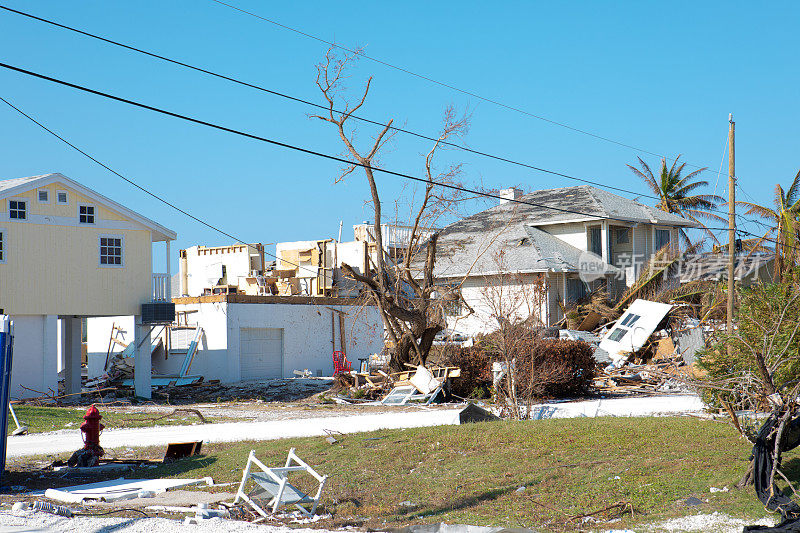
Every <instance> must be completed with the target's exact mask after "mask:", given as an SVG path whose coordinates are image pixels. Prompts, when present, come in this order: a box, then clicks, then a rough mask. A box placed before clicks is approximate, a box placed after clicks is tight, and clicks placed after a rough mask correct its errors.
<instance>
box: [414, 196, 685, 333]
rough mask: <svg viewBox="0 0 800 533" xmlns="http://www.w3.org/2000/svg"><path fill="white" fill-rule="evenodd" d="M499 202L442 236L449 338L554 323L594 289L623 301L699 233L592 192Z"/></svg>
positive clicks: (439, 258)
mask: <svg viewBox="0 0 800 533" xmlns="http://www.w3.org/2000/svg"><path fill="white" fill-rule="evenodd" d="M501 195H502V196H504V198H506V199H505V200H503V201H501V202H500V203H499V205H496V206H494V207H491V208H489V209H486V210H484V211H481V212H479V213H476V214H474V215H472V216H469V217H466V218H464V219H462V220H459V221H458V222H455V223H453V224H451V225H449V226H447V227H446V228H444V229H443V230H442V231H441V232H440V234H439V240H438V244H437V249H436V263H435V269H434V277H435V278H436V280H437V284H439V285H441V286H442V287H447V290H446V291H445V290H443V291H442V292H443V293H447V294H450V295H453V294H456V295H457V296H459V298H450V299H449V300H448V301H447V302H445V305H444V306H443V307H444V311H445V314H446V318H447V327H448V330H450V331H454V332H459V333H462V334H466V335H475V334H477V333H486V332H489V331H492V330H494V329H496V328H497V320H496V318H495V317H496V316H514V317H515V318H518V319H524V318H526V317H528V316H536V317H538V318H539V320H540V321H541V322H542V323H543V324H546V325H555V324H557V323H558V322H559V321H561V320H562V318H563V317H564V304H567V305H569V304H570V303H572V302H575V301H577V300H579V299H580V298H582V297H584V296H586V295H587V294H588V293H589V292H590V291H591V290H594V289H595V288H598V287H605V288H607V290H608V292H609V295H610V296H611V297H612V299H613V298H615V297H616V298H618V297H619V296H620V295H621V294H622V293H623V292H624V290H625V289H626V287H628V286H630V285H631V284H632V283H633V282H634V281H635V279H636V276H637V273H638V272H639V270H640V269H641V268H642V265H643V264H644V263H645V262H646V261H647V260H648V259H649V258H650V257H651V256H652V255H653V253H654V252H656V251H658V250H659V249H661V248H663V247H664V246H668V245H670V246H675V247H677V246H678V245H679V244H678V232H679V229H680V228H690V227H694V226H695V224H694V223H693V222H691V221H689V220H686V219H683V218H681V217H679V216H677V215H674V214H670V213H666V212H664V211H660V210H658V209H655V208H653V207H649V206H646V205H643V204H641V203H639V202H636V201H633V200H630V199H627V198H623V197H621V196H618V195H615V194H612V193H610V192H608V191H605V190H602V189H598V188H596V187H592V186H588V185H582V186H577V187H563V188H558V189H547V190H540V191H535V192H532V193H530V194H525V195H523V194H522V192H521V191H520V190H518V189H513V188H512V189H504V190H503V191H501ZM512 199H513V200H521V201H524V202H528V203H517V202H512V201H510V200H512ZM417 267H420V270H421V265H419V264H417ZM501 307H502V309H500V308H501Z"/></svg>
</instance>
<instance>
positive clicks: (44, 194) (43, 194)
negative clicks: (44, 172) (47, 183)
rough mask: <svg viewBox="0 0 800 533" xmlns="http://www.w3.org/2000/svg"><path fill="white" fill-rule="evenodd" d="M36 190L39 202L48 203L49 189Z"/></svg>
mask: <svg viewBox="0 0 800 533" xmlns="http://www.w3.org/2000/svg"><path fill="white" fill-rule="evenodd" d="M36 192H37V193H38V196H39V203H40V204H49V203H50V191H48V190H47V189H39V190H38V191H36Z"/></svg>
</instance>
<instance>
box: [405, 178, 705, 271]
mask: <svg viewBox="0 0 800 533" xmlns="http://www.w3.org/2000/svg"><path fill="white" fill-rule="evenodd" d="M521 200H523V201H525V202H530V203H529V204H521V203H517V202H507V203H503V204H500V205H496V206H494V207H490V208H489V209H486V210H484V211H481V212H479V213H476V214H474V215H472V216H469V217H466V218H464V219H462V220H459V221H458V222H455V223H453V224H451V225H449V226H447V227H446V228H444V229H443V230H442V231H441V232H440V234H439V241H438V245H437V253H436V265H435V271H434V275H435V276H436V277H461V276H464V275H466V274H467V273H471V274H474V275H477V274H489V273H495V272H501V271H506V272H546V271H556V272H577V271H578V264H579V262H580V261H586V260H587V254H586V253H585V252H583V251H582V250H580V249H578V248H575V247H574V246H571V245H570V244H567V243H566V242H564V241H562V240H561V239H559V238H558V237H555V236H553V235H551V234H549V233H547V232H545V231H543V230H541V229H538V228H536V226H542V225H547V224H552V223H559V222H567V221H582V220H592V219H596V220H603V219H610V220H621V221H629V222H645V223H653V224H666V225H671V226H694V225H695V224H694V223H693V222H691V221H688V220H685V219H683V218H681V217H678V216H676V215H673V214H670V213H665V212H663V211H659V210H657V209H655V208H652V207H648V206H646V205H643V204H640V203H638V202H635V201H633V200H630V199H628V198H623V197H621V196H617V195H616V194H613V193H610V192H607V191H604V190H601V189H598V188H596V187H592V186H589V185H581V186H577V187H562V188H559V189H546V190H541V191H535V192H532V193H530V194H526V195H524V196H522V198H521ZM549 207H555V208H557V209H550V208H549ZM567 211H568V212H567ZM576 212H577V213H576ZM500 252H502V258H501V259H500V261H501V262H502V267H501V265H498V264H497V263H498V258H499V256H498V254H499V253H500ZM582 254H583V255H582ZM579 259H580V261H579ZM598 261H599V264H598V266H600V265H603V267H604V268H605V269H606V271H607V272H613V271H616V268H615V267H613V266H611V265H606V264H605V263H603V262H602V261H600V260H598ZM416 266H418V267H420V266H421V265H419V264H417V265H416Z"/></svg>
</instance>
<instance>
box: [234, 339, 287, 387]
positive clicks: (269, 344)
mask: <svg viewBox="0 0 800 533" xmlns="http://www.w3.org/2000/svg"><path fill="white" fill-rule="evenodd" d="M282 367H283V329H281V328H239V368H240V370H241V373H242V379H243V380H247V379H258V378H279V377H282V376H283V368H282Z"/></svg>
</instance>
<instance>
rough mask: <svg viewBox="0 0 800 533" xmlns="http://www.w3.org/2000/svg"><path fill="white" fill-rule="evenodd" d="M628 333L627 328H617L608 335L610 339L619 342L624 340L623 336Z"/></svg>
mask: <svg viewBox="0 0 800 533" xmlns="http://www.w3.org/2000/svg"><path fill="white" fill-rule="evenodd" d="M626 333H628V330H627V329H623V328H617V329H615V330H614V331H612V332H611V335H609V336H608V340H610V341H614V342H619V341H621V340H622V337H624V336H625V334H626Z"/></svg>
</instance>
